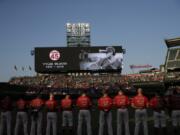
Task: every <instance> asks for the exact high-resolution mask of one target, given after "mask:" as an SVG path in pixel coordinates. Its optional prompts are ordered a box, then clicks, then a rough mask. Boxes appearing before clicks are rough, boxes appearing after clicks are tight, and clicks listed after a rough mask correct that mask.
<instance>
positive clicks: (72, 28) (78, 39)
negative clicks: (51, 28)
mask: <svg viewBox="0 0 180 135" xmlns="http://www.w3.org/2000/svg"><path fill="white" fill-rule="evenodd" d="M66 33H67V46H68V47H89V46H90V43H91V42H90V24H89V23H67V24H66Z"/></svg>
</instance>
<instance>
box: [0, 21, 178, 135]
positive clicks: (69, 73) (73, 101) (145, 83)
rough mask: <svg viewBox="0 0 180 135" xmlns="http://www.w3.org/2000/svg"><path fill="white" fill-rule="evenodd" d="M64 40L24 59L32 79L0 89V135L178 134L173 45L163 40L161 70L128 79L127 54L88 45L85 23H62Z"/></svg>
mask: <svg viewBox="0 0 180 135" xmlns="http://www.w3.org/2000/svg"><path fill="white" fill-rule="evenodd" d="M66 37H67V46H66V47H57V46H56V47H52V46H50V47H42V46H40V47H39V46H37V47H35V48H34V49H33V50H32V51H31V55H32V57H33V59H34V65H35V67H34V69H35V72H36V75H34V76H21V77H18V76H14V77H12V78H11V79H10V80H9V81H8V82H6V83H5V82H2V83H0V93H1V94H0V99H1V104H0V111H1V115H0V135H5V134H7V135H11V134H13V135H22V134H24V135H29V134H30V135H36V134H37V135H50V134H52V135H113V134H114V135H116V134H117V135H131V134H134V135H139V134H141V135H148V134H149V135H170V134H171V135H178V134H180V130H179V128H178V123H179V122H180V85H179V84H180V38H179V37H177V38H171V39H165V40H164V45H166V46H167V53H166V57H165V58H164V64H163V65H160V67H159V68H153V67H152V66H151V65H149V64H147V65H130V68H131V69H132V70H134V69H140V70H139V72H136V73H131V74H123V73H122V70H123V64H124V55H125V54H126V53H127V52H128V50H126V48H124V47H123V46H121V45H114V46H112V45H109V46H108V45H104V46H94V45H91V42H90V24H89V23H67V24H66ZM162 40H163V39H162ZM28 69H29V70H33V68H32V67H28ZM141 69H143V70H141ZM14 70H18V67H17V66H14ZM22 70H24V69H22ZM179 124H180V123H179Z"/></svg>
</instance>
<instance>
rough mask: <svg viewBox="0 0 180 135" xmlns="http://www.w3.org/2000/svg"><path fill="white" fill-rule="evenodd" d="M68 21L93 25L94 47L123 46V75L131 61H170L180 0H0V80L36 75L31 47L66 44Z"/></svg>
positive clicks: (155, 64) (179, 27) (179, 19)
mask: <svg viewBox="0 0 180 135" xmlns="http://www.w3.org/2000/svg"><path fill="white" fill-rule="evenodd" d="M67 22H71V23H78V22H85V23H90V25H91V44H92V46H98V45H122V46H123V48H124V49H126V54H125V55H124V69H123V73H131V72H132V71H131V70H130V68H129V65H131V64H142V65H143V64H150V65H152V66H153V67H159V65H160V64H163V63H164V62H165V57H166V51H167V48H166V45H165V43H164V39H168V38H175V37H179V36H180V1H179V0H0V82H6V81H9V79H10V78H11V77H14V76H33V75H35V72H34V57H33V56H31V55H30V51H31V50H33V49H34V47H47V46H49V47H53V46H66V27H65V25H66V23H67ZM14 65H16V66H17V68H18V70H17V71H15V70H14ZM29 65H30V66H32V68H33V70H32V71H29V70H28V69H25V71H22V70H21V69H20V67H22V66H24V67H28V66H29Z"/></svg>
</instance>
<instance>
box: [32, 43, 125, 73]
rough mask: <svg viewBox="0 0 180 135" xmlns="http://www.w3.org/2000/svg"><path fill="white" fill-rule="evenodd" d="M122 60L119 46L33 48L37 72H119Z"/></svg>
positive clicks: (121, 50) (121, 51)
mask: <svg viewBox="0 0 180 135" xmlns="http://www.w3.org/2000/svg"><path fill="white" fill-rule="evenodd" d="M122 62H123V49H122V47H121V46H97V47H37V48H35V71H36V72H38V73H60V72H73V71H76V72H77V71H85V72H87V71H92V72H108V71H112V72H119V71H121V69H122Z"/></svg>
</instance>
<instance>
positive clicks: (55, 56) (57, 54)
mask: <svg viewBox="0 0 180 135" xmlns="http://www.w3.org/2000/svg"><path fill="white" fill-rule="evenodd" d="M60 56H61V55H60V52H59V51H57V50H52V51H51V52H50V53H49V58H50V59H51V60H52V61H57V60H59V59H60Z"/></svg>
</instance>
